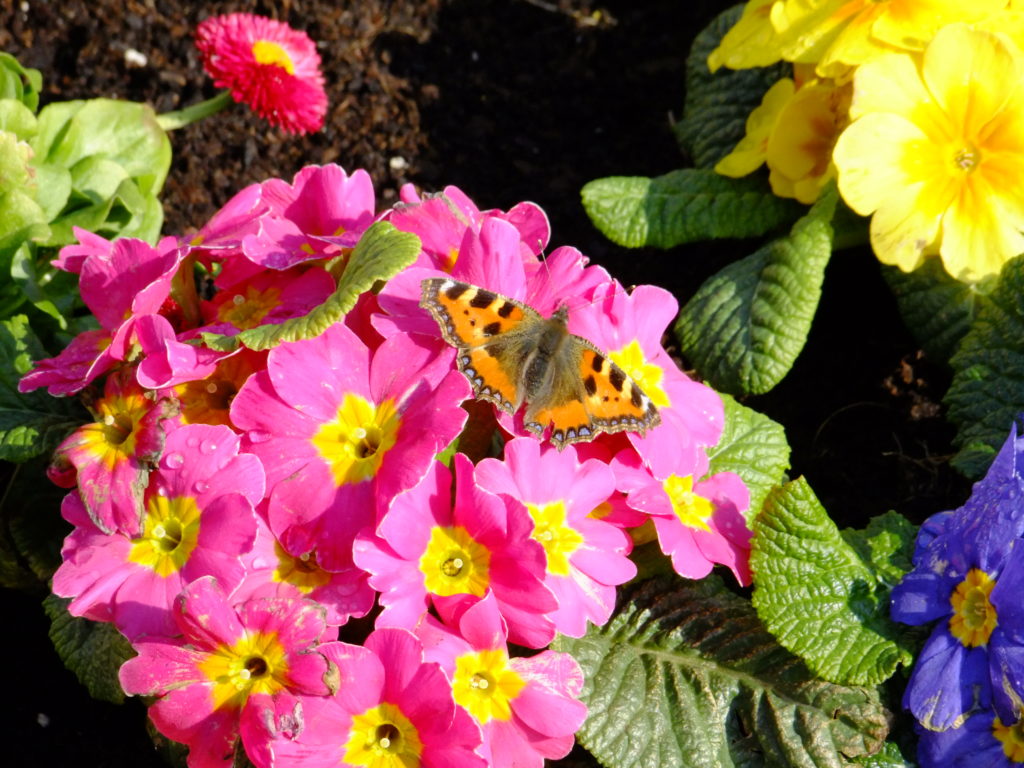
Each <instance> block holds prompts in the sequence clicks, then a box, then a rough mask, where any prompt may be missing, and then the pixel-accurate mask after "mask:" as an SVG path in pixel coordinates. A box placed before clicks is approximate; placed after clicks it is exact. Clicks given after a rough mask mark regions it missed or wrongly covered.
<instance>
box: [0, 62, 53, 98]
mask: <svg viewBox="0 0 1024 768" xmlns="http://www.w3.org/2000/svg"><path fill="white" fill-rule="evenodd" d="M42 88H43V76H42V74H40V72H39V70H38V69H32V68H30V67H23V66H21V64H20V63H19V62H18V60H17V59H16V58H14V57H13V56H11V54H9V53H3V52H0V99H17V100H18V101H20V102H21V103H22V104H24V105H25V106H26V107H28V108H29V109H30V110H32V111H33V112H35V111H36V109H38V107H39V92H40V91H41V90H42Z"/></svg>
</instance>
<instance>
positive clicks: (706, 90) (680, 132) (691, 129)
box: [675, 5, 792, 168]
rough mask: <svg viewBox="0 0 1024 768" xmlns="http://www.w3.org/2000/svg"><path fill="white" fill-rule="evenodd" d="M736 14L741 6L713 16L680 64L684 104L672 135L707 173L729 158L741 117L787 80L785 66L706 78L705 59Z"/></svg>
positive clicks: (741, 124)
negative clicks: (768, 92) (684, 96)
mask: <svg viewBox="0 0 1024 768" xmlns="http://www.w3.org/2000/svg"><path fill="white" fill-rule="evenodd" d="M742 12H743V6H742V5H736V6H733V7H732V8H730V9H729V10H727V11H725V12H724V13H721V14H719V15H718V16H717V17H716V18H715V19H714V20H713V21H712V22H711V23H710V24H709V25H708V26H707V27H705V28H704V30H703V31H702V32H701V33H700V34H699V35H697V38H696V39H695V40H694V41H693V46H692V47H691V48H690V55H689V56H688V57H687V59H686V102H685V105H684V107H683V119H682V120H680V121H679V122H678V123H676V125H675V132H676V138H677V139H678V141H679V143H680V145H681V146H682V147H683V150H684V151H685V152H686V153H687V154H689V156H690V157H691V158H692V159H693V164H694V165H696V166H697V167H698V168H713V167H714V165H715V163H717V162H718V161H719V160H721V159H722V158H723V157H725V156H726V155H727V154H729V153H730V152H732V150H733V147H735V146H736V143H737V142H738V141H739V140H740V139H742V138H743V135H744V134H745V133H746V125H747V116H748V115H749V114H750V113H751V112H752V111H753V110H754V109H755V108H756V107H757V106H758V105H759V104H760V103H761V98H762V97H763V96H764V94H765V92H766V91H767V90H768V89H769V88H771V87H772V86H773V85H774V84H775V83H777V82H778V81H779V80H780V79H782V78H783V77H790V76H791V75H792V65H790V64H786V63H780V64H775V65H773V66H770V67H753V68H751V69H740V70H732V69H725V68H723V69H720V70H718V71H717V72H715V73H714V74H712V73H711V70H709V69H708V56H709V55H711V52H712V51H713V50H714V49H715V48H717V47H718V43H719V42H721V40H722V38H723V37H724V36H725V33H726V32H728V31H729V29H730V28H731V27H732V26H733V24H735V23H736V21H738V20H739V18H740V16H741V15H742Z"/></svg>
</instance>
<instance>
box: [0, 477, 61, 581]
mask: <svg viewBox="0 0 1024 768" xmlns="http://www.w3.org/2000/svg"><path fill="white" fill-rule="evenodd" d="M48 464H49V459H48V458H36V459H33V460H31V461H28V462H25V463H23V464H18V465H16V466H15V467H14V468H13V472H12V476H11V477H9V478H8V482H7V490H6V491H5V493H4V495H3V498H2V500H0V586H4V587H9V588H11V589H22V590H35V591H39V590H45V589H46V588H47V584H48V583H49V581H50V578H51V577H52V576H53V573H54V571H56V570H57V568H58V567H59V566H60V563H61V556H60V550H61V545H62V544H63V540H64V537H65V536H66V535H67V533H68V530H69V528H68V525H67V523H65V522H64V520H62V519H61V516H60V505H61V500H62V499H63V498H64V496H65V495H66V494H67V489H65V488H60V487H59V486H57V485H55V484H53V483H51V482H49V481H48V480H47V479H46V467H47V465H48Z"/></svg>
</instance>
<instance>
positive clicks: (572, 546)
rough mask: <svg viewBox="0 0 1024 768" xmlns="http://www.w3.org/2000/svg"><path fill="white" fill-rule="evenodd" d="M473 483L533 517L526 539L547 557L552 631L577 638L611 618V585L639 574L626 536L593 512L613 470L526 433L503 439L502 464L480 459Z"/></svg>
mask: <svg viewBox="0 0 1024 768" xmlns="http://www.w3.org/2000/svg"><path fill="white" fill-rule="evenodd" d="M476 480H477V483H478V484H479V485H480V487H481V488H483V489H484V490H486V491H489V492H490V493H493V494H496V495H498V496H499V497H500V498H502V499H503V500H504V501H505V503H506V504H507V505H509V506H511V507H514V508H518V509H525V510H526V512H527V513H528V514H529V516H530V518H531V520H532V521H533V532H532V534H531V536H532V537H533V539H534V540H535V541H536V542H538V543H539V544H540V545H541V546H542V547H543V548H544V553H545V556H546V576H545V579H544V583H545V584H546V585H547V586H548V588H550V589H551V591H552V592H554V593H555V596H556V597H557V598H558V608H557V609H556V610H554V611H552V612H551V613H550V614H549V616H550V617H551V619H552V621H554V623H555V629H557V630H558V631H559V632H561V633H562V634H565V635H569V636H571V637H582V636H583V635H584V634H585V633H586V631H587V620H588V619H589V620H590V621H592V622H593V623H594V624H596V625H597V626H601V625H602V624H604V623H605V622H606V621H608V617H609V616H611V613H612V610H613V609H614V608H615V587H616V585H618V584H624V583H625V582H627V581H629V580H630V579H632V578H633V577H634V576H636V566H635V565H634V564H633V562H632V561H631V560H630V559H629V558H628V557H627V555H628V554H629V551H630V549H631V548H632V542H631V540H630V538H629V536H628V535H627V534H626V533H625V532H624V531H623V530H622V529H621V528H618V527H617V526H614V525H612V524H611V523H607V522H605V521H603V520H599V519H597V518H595V517H592V516H591V513H592V512H593V511H594V510H595V509H597V508H598V507H599V506H600V505H601V504H603V503H604V502H606V501H607V500H608V499H609V497H610V496H611V495H612V493H613V492H614V491H615V474H614V472H612V470H611V468H610V467H609V466H608V465H607V464H604V463H602V462H600V461H597V460H596V459H591V460H588V461H584V462H582V463H581V462H580V461H579V460H578V459H577V455H576V450H575V448H574V447H573V446H571V445H569V446H566V448H565V450H563V451H561V452H560V451H557V450H556V449H555V448H554V446H552V445H550V444H546V445H543V446H542V445H541V444H540V443H539V442H538V441H537V440H536V439H535V438H529V437H523V438H516V439H514V440H511V441H509V442H508V443H506V444H505V458H504V461H499V460H497V459H484V460H483V461H481V462H480V463H479V464H478V465H477V467H476Z"/></svg>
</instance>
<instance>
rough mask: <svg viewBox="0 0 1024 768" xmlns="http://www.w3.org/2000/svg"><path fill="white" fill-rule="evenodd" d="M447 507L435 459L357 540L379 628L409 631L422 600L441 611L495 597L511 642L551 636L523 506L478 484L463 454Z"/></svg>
mask: <svg viewBox="0 0 1024 768" xmlns="http://www.w3.org/2000/svg"><path fill="white" fill-rule="evenodd" d="M453 461H454V464H455V472H456V475H457V480H458V481H457V483H456V492H455V503H454V508H453V505H452V491H451V483H452V474H451V472H450V471H449V470H448V469H447V467H445V466H444V465H443V464H441V463H440V462H436V461H435V462H434V464H433V467H432V470H431V471H430V472H428V474H427V476H426V477H425V478H424V480H423V481H422V482H421V483H420V484H419V485H417V486H416V487H415V488H413V489H411V490H409V491H406V492H405V493H403V494H401V495H400V496H398V497H397V498H396V499H395V502H394V504H392V505H391V509H390V510H388V512H387V514H386V515H385V516H384V519H383V520H381V522H380V524H379V525H378V526H377V529H376V531H375V533H372V534H371V533H370V531H368V530H367V531H364V532H363V533H361V534H360V535H359V536H358V537H357V538H356V542H355V561H356V564H357V565H358V566H359V567H360V568H363V569H364V570H366V571H367V572H368V573H369V574H370V585H371V586H372V587H373V588H374V589H376V590H378V591H379V592H380V593H381V594H380V598H379V599H380V604H381V606H382V607H383V608H384V611H383V613H381V614H380V616H378V617H377V626H378V627H380V626H398V627H405V628H406V629H412V628H414V627H415V626H416V625H417V623H418V622H419V621H420V619H421V618H422V616H423V615H424V613H425V612H426V610H427V608H428V605H429V603H428V600H429V602H430V603H433V605H434V606H436V607H437V608H438V609H439V611H440V612H441V613H442V614H443V615H449V614H453V613H456V612H458V610H460V607H463V606H464V605H465V604H472V603H474V602H476V601H478V600H480V599H481V598H483V597H484V596H485V595H487V594H493V595H494V600H495V602H496V603H497V605H498V608H499V610H500V611H501V614H502V616H504V618H505V620H506V621H507V622H508V624H509V631H510V633H511V635H512V638H513V640H514V641H515V642H517V643H520V644H522V645H527V646H530V647H532V648H540V647H542V646H545V645H547V644H548V643H550V642H551V640H552V639H553V638H554V625H553V623H552V622H551V620H550V619H549V618H547V617H546V616H545V615H544V614H546V613H548V612H550V611H553V610H555V608H556V607H557V602H556V601H555V597H554V595H553V594H552V593H551V591H550V590H549V589H548V588H547V587H545V586H544V584H543V581H542V579H543V576H544V550H543V548H542V547H541V546H540V545H539V544H538V543H537V542H536V541H533V540H531V539H530V527H531V523H530V519H529V517H528V515H527V514H526V512H525V510H522V509H506V508H505V506H504V505H503V504H502V502H501V501H500V500H499V499H498V498H497V497H495V496H493V495H491V494H489V493H486V492H484V491H482V490H480V489H479V488H477V487H476V485H475V483H474V481H473V465H472V463H471V462H470V461H469V459H467V458H466V457H465V456H463V455H462V454H461V453H459V454H456V455H455V457H454V459H453Z"/></svg>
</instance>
